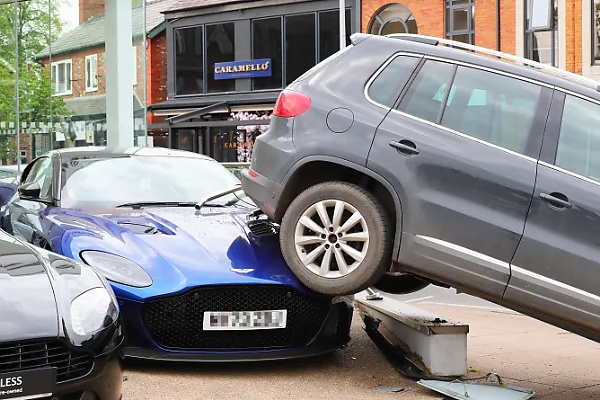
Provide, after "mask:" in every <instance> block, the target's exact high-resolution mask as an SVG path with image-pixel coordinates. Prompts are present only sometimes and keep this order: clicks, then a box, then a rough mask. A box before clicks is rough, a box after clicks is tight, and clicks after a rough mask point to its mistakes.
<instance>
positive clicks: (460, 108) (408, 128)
mask: <svg viewBox="0 0 600 400" xmlns="http://www.w3.org/2000/svg"><path fill="white" fill-rule="evenodd" d="M242 185H243V189H244V191H245V192H246V193H247V194H248V195H249V196H250V197H251V198H252V199H253V200H254V201H255V203H256V204H257V205H258V206H259V207H260V209H261V210H262V211H263V212H264V213H265V214H266V215H267V216H268V217H270V218H271V219H273V220H274V221H276V222H278V223H280V224H281V231H280V243H281V249H282V252H283V254H284V255H285V258H286V260H287V262H288V264H289V266H290V268H291V269H292V270H293V272H294V273H295V274H296V275H297V276H298V278H299V279H300V280H301V281H302V282H303V283H304V284H305V285H306V286H307V287H309V288H311V289H312V290H315V291H317V292H321V293H325V294H330V295H341V294H349V293H356V292H358V291H361V290H363V289H365V288H367V287H369V286H373V285H374V286H376V287H385V288H386V289H387V291H391V292H406V291H411V290H418V289H420V288H422V287H423V286H424V285H427V284H428V283H434V284H440V285H447V286H452V287H455V288H457V289H458V290H459V291H462V292H466V293H470V294H473V295H476V296H479V297H481V298H485V299H488V300H491V301H493V302H496V303H498V304H502V305H504V306H507V307H509V308H512V309H515V310H518V311H521V312H523V313H525V314H528V315H531V316H534V317H536V318H538V319H541V320H544V321H546V322H550V323H552V324H554V325H557V326H560V327H563V328H565V329H568V330H571V331H575V332H577V333H578V334H581V335H583V336H587V337H589V338H593V339H597V340H600V307H599V306H600V186H599V185H600V88H599V86H598V83H597V82H595V81H591V80H587V79H585V78H583V77H581V76H579V75H575V74H570V73H568V72H566V71H562V70H558V69H554V68H551V67H547V66H545V65H541V64H538V63H535V62H532V61H529V60H525V59H521V58H518V57H515V56H511V55H508V54H503V53H497V52H494V51H491V50H486V49H482V48H479V47H475V46H469V45H464V44H462V43H456V42H452V41H449V40H445V39H436V38H430V37H423V36H415V35H390V36H388V37H382V36H371V35H366V34H354V35H353V36H352V45H351V46H349V47H348V48H346V49H344V50H342V51H340V52H338V53H336V54H335V55H333V56H332V57H330V58H329V59H327V60H325V61H323V62H322V63H320V64H318V65H317V66H316V67H315V68H313V69H311V70H310V71H308V72H307V73H306V74H304V75H303V76H301V77H300V78H299V79H297V80H296V81H295V82H293V83H292V84H291V85H289V86H288V87H287V88H286V89H285V90H284V91H283V92H282V93H281V95H280V97H279V99H278V101H277V104H276V106H275V110H274V117H273V119H272V122H271V125H270V128H269V130H268V132H267V133H265V134H264V135H262V136H260V137H259V138H258V139H257V140H256V143H255V148H254V155H253V158H252V165H251V167H250V168H249V169H248V170H245V171H244V172H243V177H242ZM382 290H383V289H382Z"/></svg>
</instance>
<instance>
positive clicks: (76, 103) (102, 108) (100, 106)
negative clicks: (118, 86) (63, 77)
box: [65, 93, 144, 117]
mask: <svg viewBox="0 0 600 400" xmlns="http://www.w3.org/2000/svg"><path fill="white" fill-rule="evenodd" d="M65 104H66V105H67V108H68V109H69V110H70V111H71V112H72V113H73V116H74V117H75V116H77V117H85V116H96V115H106V95H105V94H99V95H93V96H82V97H74V98H72V99H67V100H65ZM143 110H144V106H143V104H142V102H141V101H140V99H139V97H138V96H137V94H135V93H134V94H133V111H134V112H139V111H143Z"/></svg>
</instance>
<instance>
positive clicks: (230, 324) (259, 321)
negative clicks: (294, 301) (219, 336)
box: [203, 310, 287, 331]
mask: <svg viewBox="0 0 600 400" xmlns="http://www.w3.org/2000/svg"><path fill="white" fill-rule="evenodd" d="M286 323H287V310H266V311H206V312H204V321H203V329H204V330H205V331H239V330H258V329H283V328H285V327H286Z"/></svg>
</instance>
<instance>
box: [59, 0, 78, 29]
mask: <svg viewBox="0 0 600 400" xmlns="http://www.w3.org/2000/svg"><path fill="white" fill-rule="evenodd" d="M78 4H79V0H62V1H61V6H60V16H61V17H62V19H63V20H64V21H65V23H66V26H65V30H71V29H73V28H75V27H76V26H77V25H78V24H79V6H78Z"/></svg>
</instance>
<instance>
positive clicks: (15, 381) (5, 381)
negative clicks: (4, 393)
mask: <svg viewBox="0 0 600 400" xmlns="http://www.w3.org/2000/svg"><path fill="white" fill-rule="evenodd" d="M22 384H23V378H22V377H20V376H14V377H12V378H2V379H0V388H9V387H13V386H21V385H22Z"/></svg>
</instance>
